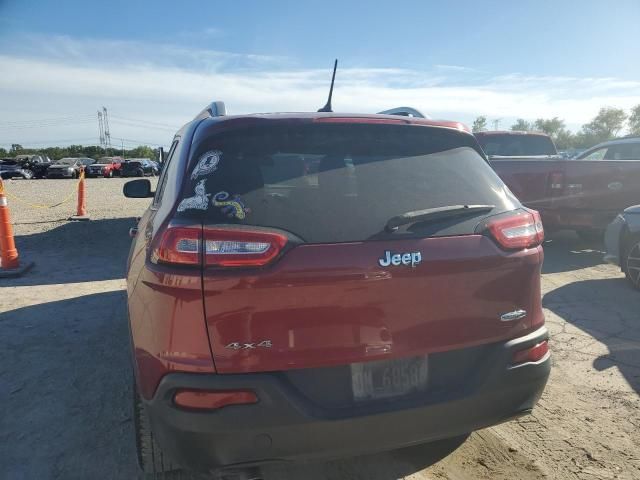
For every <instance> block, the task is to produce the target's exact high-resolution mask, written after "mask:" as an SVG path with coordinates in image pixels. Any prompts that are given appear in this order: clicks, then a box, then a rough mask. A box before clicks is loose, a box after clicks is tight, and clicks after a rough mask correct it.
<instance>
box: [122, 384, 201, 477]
mask: <svg viewBox="0 0 640 480" xmlns="http://www.w3.org/2000/svg"><path fill="white" fill-rule="evenodd" d="M133 426H134V429H135V433H136V453H137V455H138V465H139V466H140V469H141V470H142V472H143V473H144V478H147V479H178V478H180V479H185V480H187V479H191V478H197V477H192V476H190V475H189V474H188V473H187V472H183V471H180V470H179V469H178V466H177V465H175V464H173V462H171V460H169V457H167V456H166V455H165V454H164V453H163V452H162V449H161V448H160V446H159V445H158V444H157V443H156V441H155V438H154V436H153V432H152V431H151V424H150V422H149V417H148V415H147V412H146V410H145V407H144V404H143V403H142V399H141V398H140V394H139V393H138V389H137V388H136V385H135V382H134V385H133Z"/></svg>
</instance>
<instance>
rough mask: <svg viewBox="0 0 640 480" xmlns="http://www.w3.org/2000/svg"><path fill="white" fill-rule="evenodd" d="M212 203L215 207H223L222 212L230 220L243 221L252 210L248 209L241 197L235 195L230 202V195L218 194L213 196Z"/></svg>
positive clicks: (225, 193)
mask: <svg viewBox="0 0 640 480" xmlns="http://www.w3.org/2000/svg"><path fill="white" fill-rule="evenodd" d="M212 203H213V205H214V206H215V207H222V208H221V211H222V213H224V214H225V215H226V216H227V217H229V218H237V219H238V220H243V219H244V218H245V217H246V216H247V214H248V213H251V209H250V208H248V207H246V206H245V204H244V201H243V200H242V198H241V197H240V195H234V196H233V197H231V199H230V200H229V193H227V192H218V193H216V194H215V195H214V196H213V200H212Z"/></svg>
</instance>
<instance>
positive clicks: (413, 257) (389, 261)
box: [378, 250, 422, 267]
mask: <svg viewBox="0 0 640 480" xmlns="http://www.w3.org/2000/svg"><path fill="white" fill-rule="evenodd" d="M421 261H422V254H421V253H420V252H405V253H392V252H391V251H389V250H385V252H384V255H382V258H379V259H378V264H379V265H380V266H381V267H388V266H389V265H395V266H398V265H411V266H412V267H417V266H418V264H419V263H420V262H421Z"/></svg>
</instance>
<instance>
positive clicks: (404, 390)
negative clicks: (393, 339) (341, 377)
mask: <svg viewBox="0 0 640 480" xmlns="http://www.w3.org/2000/svg"><path fill="white" fill-rule="evenodd" d="M428 378H429V362H428V357H426V356H425V357H416V358H401V359H398V360H381V361H376V362H367V363H356V364H353V365H351V386H352V389H353V398H354V399H355V400H356V401H358V402H363V401H367V400H379V399H384V398H392V397H399V396H403V395H407V394H410V393H414V392H421V391H425V390H426V389H427V383H428Z"/></svg>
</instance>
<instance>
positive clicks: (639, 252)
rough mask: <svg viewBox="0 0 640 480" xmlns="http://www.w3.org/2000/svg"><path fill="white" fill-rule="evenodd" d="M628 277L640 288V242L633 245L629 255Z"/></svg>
mask: <svg viewBox="0 0 640 480" xmlns="http://www.w3.org/2000/svg"><path fill="white" fill-rule="evenodd" d="M626 268H627V277H628V278H629V280H630V281H631V283H632V284H633V286H634V287H636V288H640V242H636V243H635V245H633V246H632V247H631V249H630V250H629V253H628V255H627V265H626Z"/></svg>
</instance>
